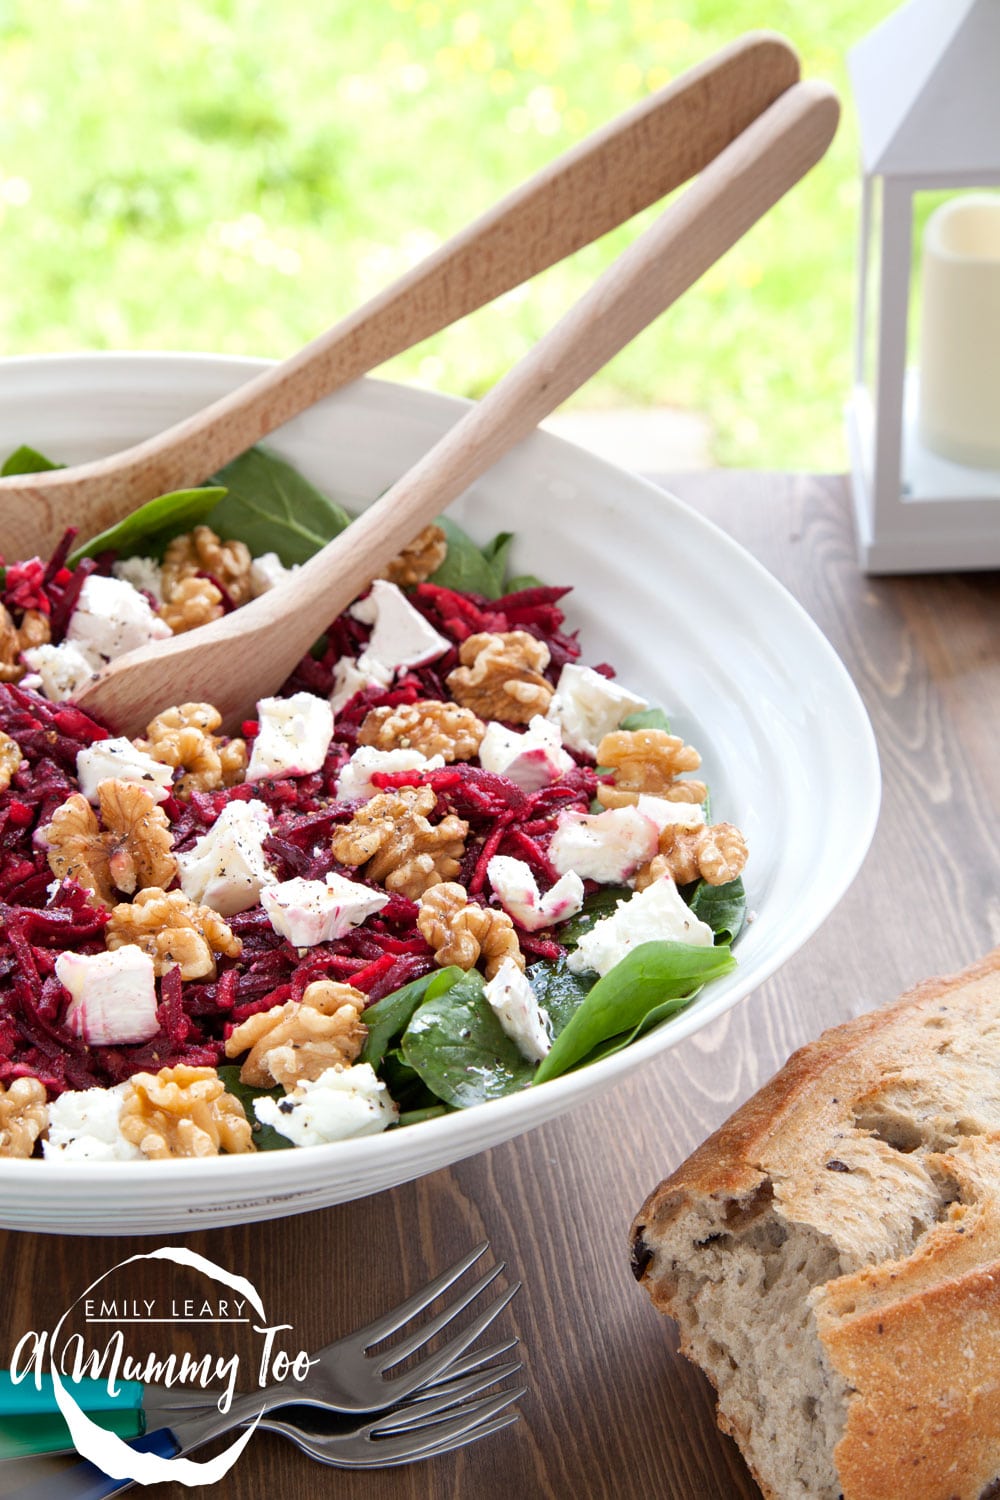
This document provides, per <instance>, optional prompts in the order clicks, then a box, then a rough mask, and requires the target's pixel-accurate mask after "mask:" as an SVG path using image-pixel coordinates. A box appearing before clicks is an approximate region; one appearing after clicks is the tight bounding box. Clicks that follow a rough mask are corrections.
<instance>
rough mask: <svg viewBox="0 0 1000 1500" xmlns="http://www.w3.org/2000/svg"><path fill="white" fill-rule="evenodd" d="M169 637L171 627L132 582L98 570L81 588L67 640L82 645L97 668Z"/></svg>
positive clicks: (85, 653)
mask: <svg viewBox="0 0 1000 1500" xmlns="http://www.w3.org/2000/svg"><path fill="white" fill-rule="evenodd" d="M170 636H171V630H170V626H169V625H168V624H167V623H166V621H165V620H161V619H160V617H159V615H155V614H154V613H153V611H152V610H151V609H150V607H149V603H148V601H147V600H146V599H144V598H143V596H142V594H140V593H139V592H138V591H137V590H136V589H134V588H133V587H132V585H131V584H130V583H126V582H125V581H124V579H121V578H102V577H101V576H100V574H98V573H92V574H91V575H90V577H89V578H88V579H87V581H86V583H85V584H84V585H83V588H82V589H81V590H80V598H79V600H78V601H77V606H76V609H75V610H74V611H73V613H72V614H71V615H70V618H69V626H68V627H67V630H66V639H67V640H68V641H71V642H72V643H73V644H74V645H76V646H79V648H80V650H81V651H82V652H83V653H84V655H85V656H87V657H89V659H90V661H91V662H92V663H93V664H94V668H95V670H99V669H100V668H101V667H103V666H106V665H107V663H108V662H109V661H114V660H115V659H116V657H119V656H124V655H125V653H126V652H127V651H135V650H137V649H138V647H140V646H148V645H149V643H150V641H165V640H169V639H170Z"/></svg>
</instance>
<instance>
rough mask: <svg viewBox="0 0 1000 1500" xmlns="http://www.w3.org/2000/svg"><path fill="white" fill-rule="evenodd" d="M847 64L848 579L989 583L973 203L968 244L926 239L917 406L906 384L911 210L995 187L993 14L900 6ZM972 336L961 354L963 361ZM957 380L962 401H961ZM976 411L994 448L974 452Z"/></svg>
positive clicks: (997, 49)
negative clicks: (852, 189) (851, 546)
mask: <svg viewBox="0 0 1000 1500" xmlns="http://www.w3.org/2000/svg"><path fill="white" fill-rule="evenodd" d="M849 61H850V69H851V81H852V84H853V88H854V94H855V100H856V103H857V110H858V116H859V123H860V128H861V148H862V163H863V171H864V177H863V191H862V199H861V248H860V256H859V263H860V278H859V289H858V314H857V329H856V341H855V360H854V365H855V369H854V386H853V390H852V393H851V399H850V402H849V405H848V436H849V442H850V454H851V471H852V479H853V488H854V505H855V515H856V521H857V533H858V550H859V554H860V559H861V565H862V567H863V568H865V569H866V570H867V571H869V572H872V573H899V572H914V571H935V572H936V571H939V570H942V569H951V568H996V567H1000V466H998V467H995V468H994V467H992V466H991V465H992V464H993V463H994V462H995V461H996V460H995V459H994V457H993V455H994V454H995V453H998V452H1000V446H998V443H1000V386H998V387H997V389H996V399H995V404H994V397H993V391H992V387H991V386H988V385H987V386H986V387H984V384H983V382H984V381H987V380H989V379H991V378H992V376H991V374H990V372H989V371H986V373H984V370H985V365H984V363H983V361H984V357H985V356H986V355H987V354H988V353H989V350H990V342H989V338H988V333H987V329H988V317H987V312H988V304H990V303H991V299H992V298H993V295H994V293H993V292H992V291H991V290H990V287H991V286H992V285H993V284H994V283H995V286H996V288H998V289H1000V237H997V236H992V235H991V234H990V232H989V230H988V228H983V224H984V222H985V220H986V219H989V218H990V216H991V208H990V202H989V200H987V202H986V203H985V204H983V200H982V199H981V198H979V199H977V200H976V201H977V202H979V203H980V204H981V205H982V206H983V212H982V214H980V215H979V217H978V219H977V226H978V227H977V230H976V233H975V234H974V233H973V231H972V230H971V229H966V228H962V229H959V227H957V220H956V221H955V223H953V224H951V225H950V227H949V226H944V227H945V229H946V230H947V232H946V233H942V232H938V231H936V232H935V233H934V234H933V235H931V236H929V238H928V241H927V244H928V246H930V245H931V244H933V246H934V254H935V255H937V256H938V257H939V258H941V259H943V260H944V261H946V262H947V263H948V264H947V265H946V266H945V267H944V269H943V271H942V268H941V267H935V268H934V274H933V276H931V275H928V282H927V285H926V287H925V293H926V296H927V298H928V306H927V313H928V316H927V318H926V319H925V338H924V341H923V351H922V358H925V359H929V360H933V361H934V379H933V382H928V383H927V389H926V390H925V400H924V402H923V403H921V400H920V390H919V381H920V371H919V370H918V369H914V370H908V369H907V329H908V323H909V314H910V305H911V262H912V255H913V208H914V195H915V194H916V193H918V192H927V191H940V190H942V189H945V190H956V189H989V188H997V187H1000V0H910V3H909V4H908V5H906V6H904V7H903V9H902V10H899V11H897V12H895V14H894V15H892V16H890V17H889V18H888V20H886V21H884V22H883V24H882V25H881V26H879V27H878V28H877V29H876V30H875V31H874V32H872V34H871V35H870V36H869V37H867V38H866V39H865V40H864V41H863V42H862V43H861V44H860V45H859V46H858V47H856V48H855V49H854V51H853V52H852V53H851V56H850V60H849ZM957 201H960V200H957ZM994 201H995V202H996V203H997V204H1000V200H994ZM967 217H968V219H969V223H970V224H971V220H972V216H971V214H970V215H969V216H967ZM939 229H940V226H939ZM875 239H877V240H878V254H877V257H876V256H874V255H873V254H872V244H873V241H874V240H875ZM931 254H932V252H931V250H930V249H928V250H927V260H928V264H927V270H928V272H930V271H931V269H932V267H931ZM991 261H992V262H993V264H992V265H991V264H990V262H991ZM991 277H992V278H993V280H992V281H991V279H990V278H991ZM983 278H985V279H983ZM984 288H985V290H984ZM996 295H997V296H1000V290H998V291H997V293H996ZM976 307H979V308H981V309H982V314H983V315H982V317H981V318H976V317H975V316H974V310H975V308H976ZM970 308H971V309H973V316H972V317H971V318H970V316H969V309H970ZM970 325H975V326H973V330H972V333H969V332H967V331H966V330H968V329H969V327H970ZM973 335H974V336H975V339H976V340H978V342H977V343H976V345H975V347H973V346H972V344H971V343H970V344H966V345H963V340H969V339H972V338H973ZM869 366H871V373H870V374H869ZM996 370H997V372H1000V363H997V365H996ZM949 372H954V373H949ZM998 378H1000V373H998ZM962 380H964V381H965V382H966V385H967V389H968V390H969V392H971V393H972V395H973V396H974V398H975V399H972V397H970V399H968V400H965V401H963V399H962V391H961V389H956V388H955V382H956V381H959V382H960V381H962ZM928 407H931V408H932V409H931V410H930V412H929V411H928ZM990 411H994V412H995V427H996V432H995V433H994V434H993V441H992V442H986V441H984V440H983V439H984V438H985V436H986V434H985V433H983V431H982V430H981V429H982V428H983V425H984V423H985V422H987V420H988V414H989V412H990ZM956 412H957V413H958V416H957V417H956ZM984 413H986V415H984ZM964 419H967V420H968V422H969V423H971V424H972V425H973V427H975V426H976V425H977V424H978V427H979V429H980V431H979V432H978V433H977V432H975V431H974V432H973V433H972V434H971V438H970V437H969V436H968V435H967V434H964V433H958V434H957V438H956V440H955V441H948V440H946V438H948V437H949V436H950V434H949V424H950V426H951V427H955V425H956V423H961V421H962V420H964ZM942 432H943V433H944V434H945V436H942V435H941V434H942ZM977 436H978V437H979V438H980V441H978V442H977V441H975V438H976V437H977ZM932 444H933V446H932ZM946 453H947V455H948V456H945V454H946ZM958 455H961V457H962V458H964V459H965V460H966V461H965V462H960V461H958ZM970 456H971V457H972V458H973V459H974V462H970V461H969V458H970Z"/></svg>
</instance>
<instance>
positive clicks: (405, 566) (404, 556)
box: [379, 524, 448, 589]
mask: <svg viewBox="0 0 1000 1500" xmlns="http://www.w3.org/2000/svg"><path fill="white" fill-rule="evenodd" d="M447 555H448V539H447V537H446V536H445V534H444V531H443V530H442V528H441V527H440V526H435V525H433V524H431V525H430V526H425V527H424V529H423V531H420V532H418V533H417V535H416V536H415V537H414V538H413V541H412V542H408V543H407V544H406V546H405V547H404V548H403V549H402V551H401V552H398V553H397V554H396V556H395V557H394V558H393V559H392V561H391V562H390V563H388V564H387V565H386V569H385V572H384V573H381V574H380V575H379V576H380V577H381V578H388V580H389V582H390V583H395V584H397V585H398V587H399V588H401V589H408V588H412V587H413V585H414V584H415V583H423V581H424V579H425V578H429V577H430V576H431V574H432V573H436V572H437V570H438V568H439V567H440V566H441V564H442V563H443V562H444V560H445V558H446V557H447Z"/></svg>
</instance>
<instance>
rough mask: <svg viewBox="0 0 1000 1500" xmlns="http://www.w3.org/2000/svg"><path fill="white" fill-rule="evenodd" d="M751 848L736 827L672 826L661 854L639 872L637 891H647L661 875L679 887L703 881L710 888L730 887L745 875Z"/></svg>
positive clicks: (662, 838)
mask: <svg viewBox="0 0 1000 1500" xmlns="http://www.w3.org/2000/svg"><path fill="white" fill-rule="evenodd" d="M746 862H747V846H746V840H745V839H744V837H743V835H742V833H740V830H739V829H738V828H736V827H734V826H733V824H732V823H713V824H712V826H711V827H710V828H683V827H681V826H680V825H679V824H677V823H668V824H667V826H666V828H664V829H663V831H662V832H661V834H660V852H659V854H655V855H654V856H653V858H652V859H651V860H650V862H649V864H648V865H643V866H642V868H641V869H639V870H638V871H637V872H636V877H635V888H636V890H637V891H644V890H645V889H646V887H647V886H648V885H652V884H653V882H654V880H658V879H659V878H660V876H661V875H669V876H670V877H671V879H672V880H674V881H675V882H676V883H677V884H678V885H690V883H691V881H692V880H698V879H699V878H700V879H702V880H704V881H706V882H707V883H708V884H709V885H728V884H729V882H730V881H731V880H735V879H736V877H737V875H740V874H742V872H743V866H744V865H745V864H746Z"/></svg>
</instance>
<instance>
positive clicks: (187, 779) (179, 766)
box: [134, 703, 247, 798]
mask: <svg viewBox="0 0 1000 1500" xmlns="http://www.w3.org/2000/svg"><path fill="white" fill-rule="evenodd" d="M221 723H222V715H221V714H220V713H219V710H218V709H217V708H213V707H212V705H211V703H181V704H179V705H177V706H176V707H174V708H167V709H164V711H163V713H161V714H157V716H156V718H155V719H151V720H150V722H149V723H148V724H147V725H146V738H145V739H144V740H135V741H134V743H135V746H136V748H137V749H138V750H145V752H146V754H147V755H151V756H152V757H153V759H154V760H158V761H160V762H161V764H163V765H165V766H171V767H172V768H173V769H174V770H175V771H183V773H184V774H183V775H182V776H180V777H179V778H178V780H177V782H176V784H175V786H174V791H175V793H176V795H177V796H178V797H182V798H183V797H190V795H191V793H192V792H214V791H215V790H216V789H217V788H218V787H220V786H226V787H229V786H235V785H236V784H237V782H240V781H242V780H243V776H244V773H245V772H246V768H247V747H246V744H245V742H244V741H243V740H229V741H226V740H223V739H222V738H221V737H220V736H219V735H217V734H216V733H215V732H214V731H215V730H216V729H218V727H219V725H220V724H221Z"/></svg>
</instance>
